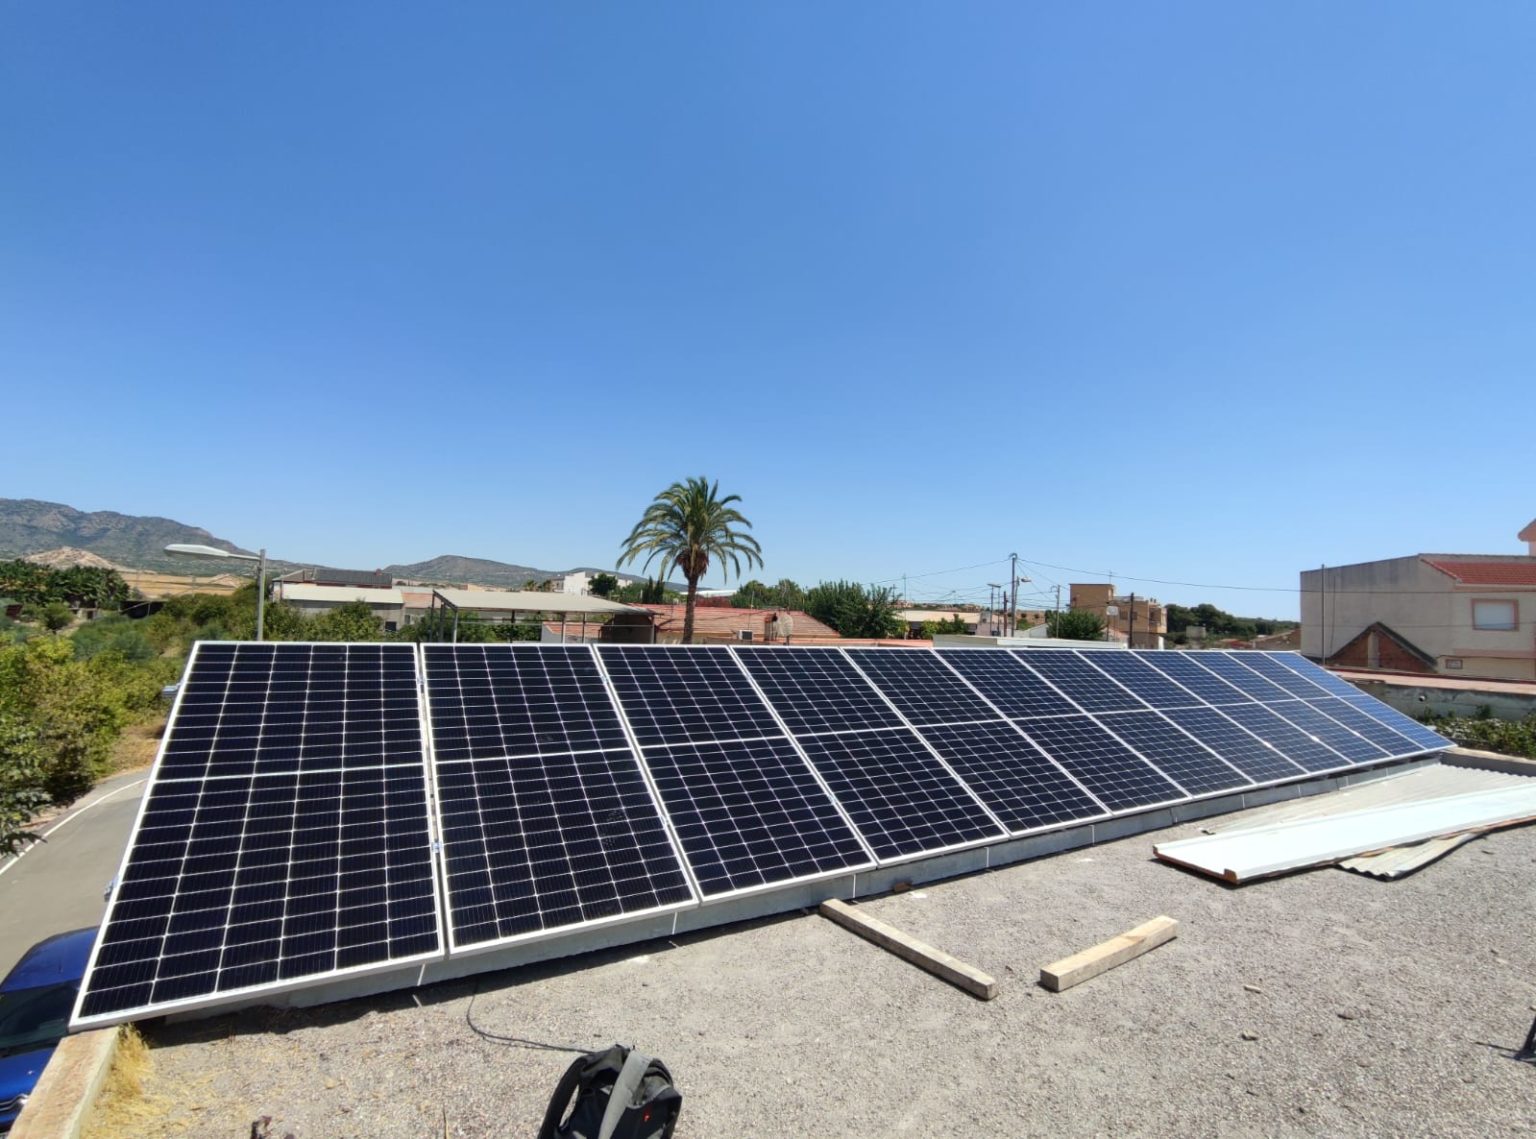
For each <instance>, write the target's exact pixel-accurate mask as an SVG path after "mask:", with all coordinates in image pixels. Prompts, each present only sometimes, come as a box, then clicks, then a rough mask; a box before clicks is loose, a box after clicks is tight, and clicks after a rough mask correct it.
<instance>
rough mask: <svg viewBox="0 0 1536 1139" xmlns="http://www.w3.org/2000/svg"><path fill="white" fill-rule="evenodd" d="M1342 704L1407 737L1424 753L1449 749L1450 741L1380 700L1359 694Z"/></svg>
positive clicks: (1348, 698) (1347, 698) (1346, 699)
mask: <svg viewBox="0 0 1536 1139" xmlns="http://www.w3.org/2000/svg"><path fill="white" fill-rule="evenodd" d="M1344 702H1345V703H1346V704H1348V705H1349V706H1350V707H1352V708H1356V709H1358V710H1360V711H1361V712H1364V713H1365V714H1366V715H1367V716H1370V717H1371V718H1372V719H1373V720H1379V721H1380V722H1381V723H1383V724H1385V725H1386V726H1387V727H1389V728H1391V729H1392V730H1393V731H1395V732H1398V733H1399V734H1401V735H1403V736H1405V737H1407V738H1408V739H1409V740H1410V741H1412V742H1413V744H1414V745H1415V746H1417V747H1419V748H1421V749H1423V750H1425V751H1435V750H1438V749H1440V748H1445V747H1450V746H1451V741H1450V740H1448V739H1446V738H1445V737H1444V736H1441V735H1439V734H1438V733H1437V732H1435V731H1433V730H1431V729H1430V728H1428V727H1426V726H1425V725H1423V724H1421V723H1419V721H1417V720H1415V719H1413V718H1412V717H1411V716H1405V715H1403V714H1402V713H1401V712H1399V711H1398V710H1397V709H1396V708H1394V707H1392V706H1391V705H1390V704H1383V703H1382V702H1381V701H1380V700H1373V699H1372V698H1371V697H1369V696H1367V695H1365V694H1364V693H1361V692H1356V693H1355V694H1354V695H1353V696H1350V697H1346V698H1345V700H1344Z"/></svg>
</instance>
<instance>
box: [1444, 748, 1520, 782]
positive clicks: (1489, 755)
mask: <svg viewBox="0 0 1536 1139" xmlns="http://www.w3.org/2000/svg"><path fill="white" fill-rule="evenodd" d="M1440 762H1442V763H1444V764H1448V765H1449V766H1451V767H1475V768H1478V769H1479V770H1482V771H1502V772H1504V773H1505V774H1506V775H1536V759H1522V758H1521V757H1520V756H1515V755H1502V754H1500V753H1499V752H1496V751H1480V750H1478V749H1477V748H1472V747H1453V748H1451V749H1450V750H1449V751H1447V752H1446V753H1445V755H1444V756H1443V757H1442V758H1441V760H1440Z"/></svg>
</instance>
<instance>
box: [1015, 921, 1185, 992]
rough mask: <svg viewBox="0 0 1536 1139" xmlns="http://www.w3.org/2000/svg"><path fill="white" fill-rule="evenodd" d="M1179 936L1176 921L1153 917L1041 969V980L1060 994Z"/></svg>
mask: <svg viewBox="0 0 1536 1139" xmlns="http://www.w3.org/2000/svg"><path fill="white" fill-rule="evenodd" d="M1178 935H1179V923H1178V922H1176V921H1174V920H1173V919H1172V918H1170V917H1155V918H1153V919H1152V920H1151V921H1149V922H1147V923H1146V924H1145V925H1139V926H1137V927H1136V928H1135V929H1133V930H1131V931H1130V932H1129V933H1122V934H1121V935H1120V936H1119V937H1112V938H1110V939H1109V940H1108V941H1106V942H1103V943H1101V944H1099V945H1095V946H1094V947H1093V948H1092V949H1085V950H1083V951H1082V952H1081V953H1074V954H1073V955H1072V956H1071V957H1063V958H1062V959H1061V960H1060V961H1055V962H1052V963H1051V964H1049V965H1047V966H1046V967H1045V968H1043V969H1041V970H1040V983H1041V984H1042V985H1044V986H1045V987H1046V988H1047V989H1050V990H1051V992H1053V993H1059V992H1061V991H1062V990H1063V989H1070V988H1071V987H1072V986H1073V985H1080V984H1082V983H1083V982H1084V981H1087V980H1091V979H1092V978H1094V977H1097V976H1098V975H1099V974H1100V973H1103V972H1106V971H1107V970H1110V969H1113V968H1114V967H1115V966H1116V965H1124V964H1125V963H1126V962H1127V961H1129V960H1131V959H1132V958H1135V957H1140V956H1141V955H1142V954H1143V953H1145V952H1147V951H1148V950H1149V949H1156V948H1157V947H1158V946H1159V945H1161V944H1163V942H1165V941H1172V940H1173V939H1174V938H1175V937H1177V936H1178Z"/></svg>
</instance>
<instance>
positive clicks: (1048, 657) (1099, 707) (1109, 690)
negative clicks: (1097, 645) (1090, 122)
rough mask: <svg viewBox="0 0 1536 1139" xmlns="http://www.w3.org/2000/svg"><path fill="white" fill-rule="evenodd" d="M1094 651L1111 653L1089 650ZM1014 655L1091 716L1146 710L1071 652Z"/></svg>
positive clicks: (1017, 651) (1024, 651) (1016, 651)
mask: <svg viewBox="0 0 1536 1139" xmlns="http://www.w3.org/2000/svg"><path fill="white" fill-rule="evenodd" d="M1093 651H1101V652H1109V651H1111V650H1108V649H1102V650H1090V652H1093ZM1013 655H1014V656H1015V657H1016V658H1017V659H1018V660H1020V661H1022V662H1023V663H1024V664H1025V665H1027V666H1028V667H1030V668H1031V669H1033V670H1034V671H1035V672H1037V673H1039V674H1040V675H1041V676H1043V677H1045V679H1046V680H1048V681H1050V683H1051V684H1053V685H1054V686H1055V687H1056V688H1058V689H1060V690H1061V691H1063V692H1066V693H1069V694H1070V695H1071V697H1072V702H1073V703H1074V704H1077V705H1078V706H1079V707H1081V708H1084V709H1086V710H1087V711H1089V712H1113V711H1132V710H1136V711H1139V710H1141V709H1144V708H1146V704H1145V703H1143V702H1142V701H1141V700H1139V699H1137V698H1136V697H1135V696H1132V695H1131V694H1130V693H1129V692H1127V691H1126V690H1125V689H1124V688H1122V687H1121V686H1120V685H1118V684H1116V683H1115V682H1114V681H1113V680H1111V679H1110V678H1109V677H1108V676H1106V675H1104V673H1102V672H1100V671H1099V670H1098V669H1096V668H1094V667H1093V666H1092V665H1091V664H1089V663H1088V662H1087V660H1085V659H1084V657H1083V656H1082V655H1081V654H1079V653H1076V652H1074V651H1072V650H1071V649H1014V650H1013Z"/></svg>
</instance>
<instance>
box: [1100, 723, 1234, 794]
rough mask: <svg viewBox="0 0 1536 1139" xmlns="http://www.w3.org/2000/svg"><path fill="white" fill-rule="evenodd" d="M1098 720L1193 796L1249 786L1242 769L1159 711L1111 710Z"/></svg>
mask: <svg viewBox="0 0 1536 1139" xmlns="http://www.w3.org/2000/svg"><path fill="white" fill-rule="evenodd" d="M1098 720H1099V723H1100V724H1102V725H1103V726H1104V727H1106V728H1108V729H1109V730H1110V731H1111V732H1113V733H1114V734H1115V735H1116V736H1118V737H1120V739H1122V740H1123V741H1125V742H1126V743H1127V744H1129V745H1130V746H1131V748H1132V749H1133V750H1135V752H1136V753H1137V754H1138V755H1140V756H1142V757H1144V758H1145V759H1147V760H1148V761H1149V762H1150V763H1152V764H1153V765H1154V766H1156V768H1157V769H1158V770H1159V771H1161V772H1163V773H1165V774H1166V775H1168V776H1169V777H1170V778H1172V779H1174V780H1176V781H1177V782H1178V783H1179V785H1180V786H1182V787H1183V788H1184V789H1185V790H1186V791H1188V792H1189V793H1190V794H1191V795H1203V794H1205V793H1207V792H1209V791H1226V790H1229V789H1231V788H1233V787H1246V786H1248V785H1249V780H1248V777H1247V776H1245V775H1244V774H1242V772H1240V771H1238V770H1237V769H1236V768H1235V767H1233V766H1232V765H1230V764H1227V763H1223V762H1222V761H1221V759H1220V758H1219V757H1218V756H1217V754H1216V753H1215V752H1213V751H1211V750H1210V749H1209V748H1207V747H1205V746H1204V745H1202V744H1201V743H1200V742H1199V741H1198V740H1196V739H1195V738H1194V737H1193V736H1190V735H1188V734H1186V733H1185V732H1183V731H1181V730H1180V729H1179V728H1178V726H1177V725H1175V724H1174V723H1173V722H1172V721H1170V720H1167V719H1165V718H1164V717H1163V716H1161V715H1159V714H1158V713H1156V712H1109V713H1106V714H1105V715H1102V716H1100V717H1099V718H1098Z"/></svg>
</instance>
